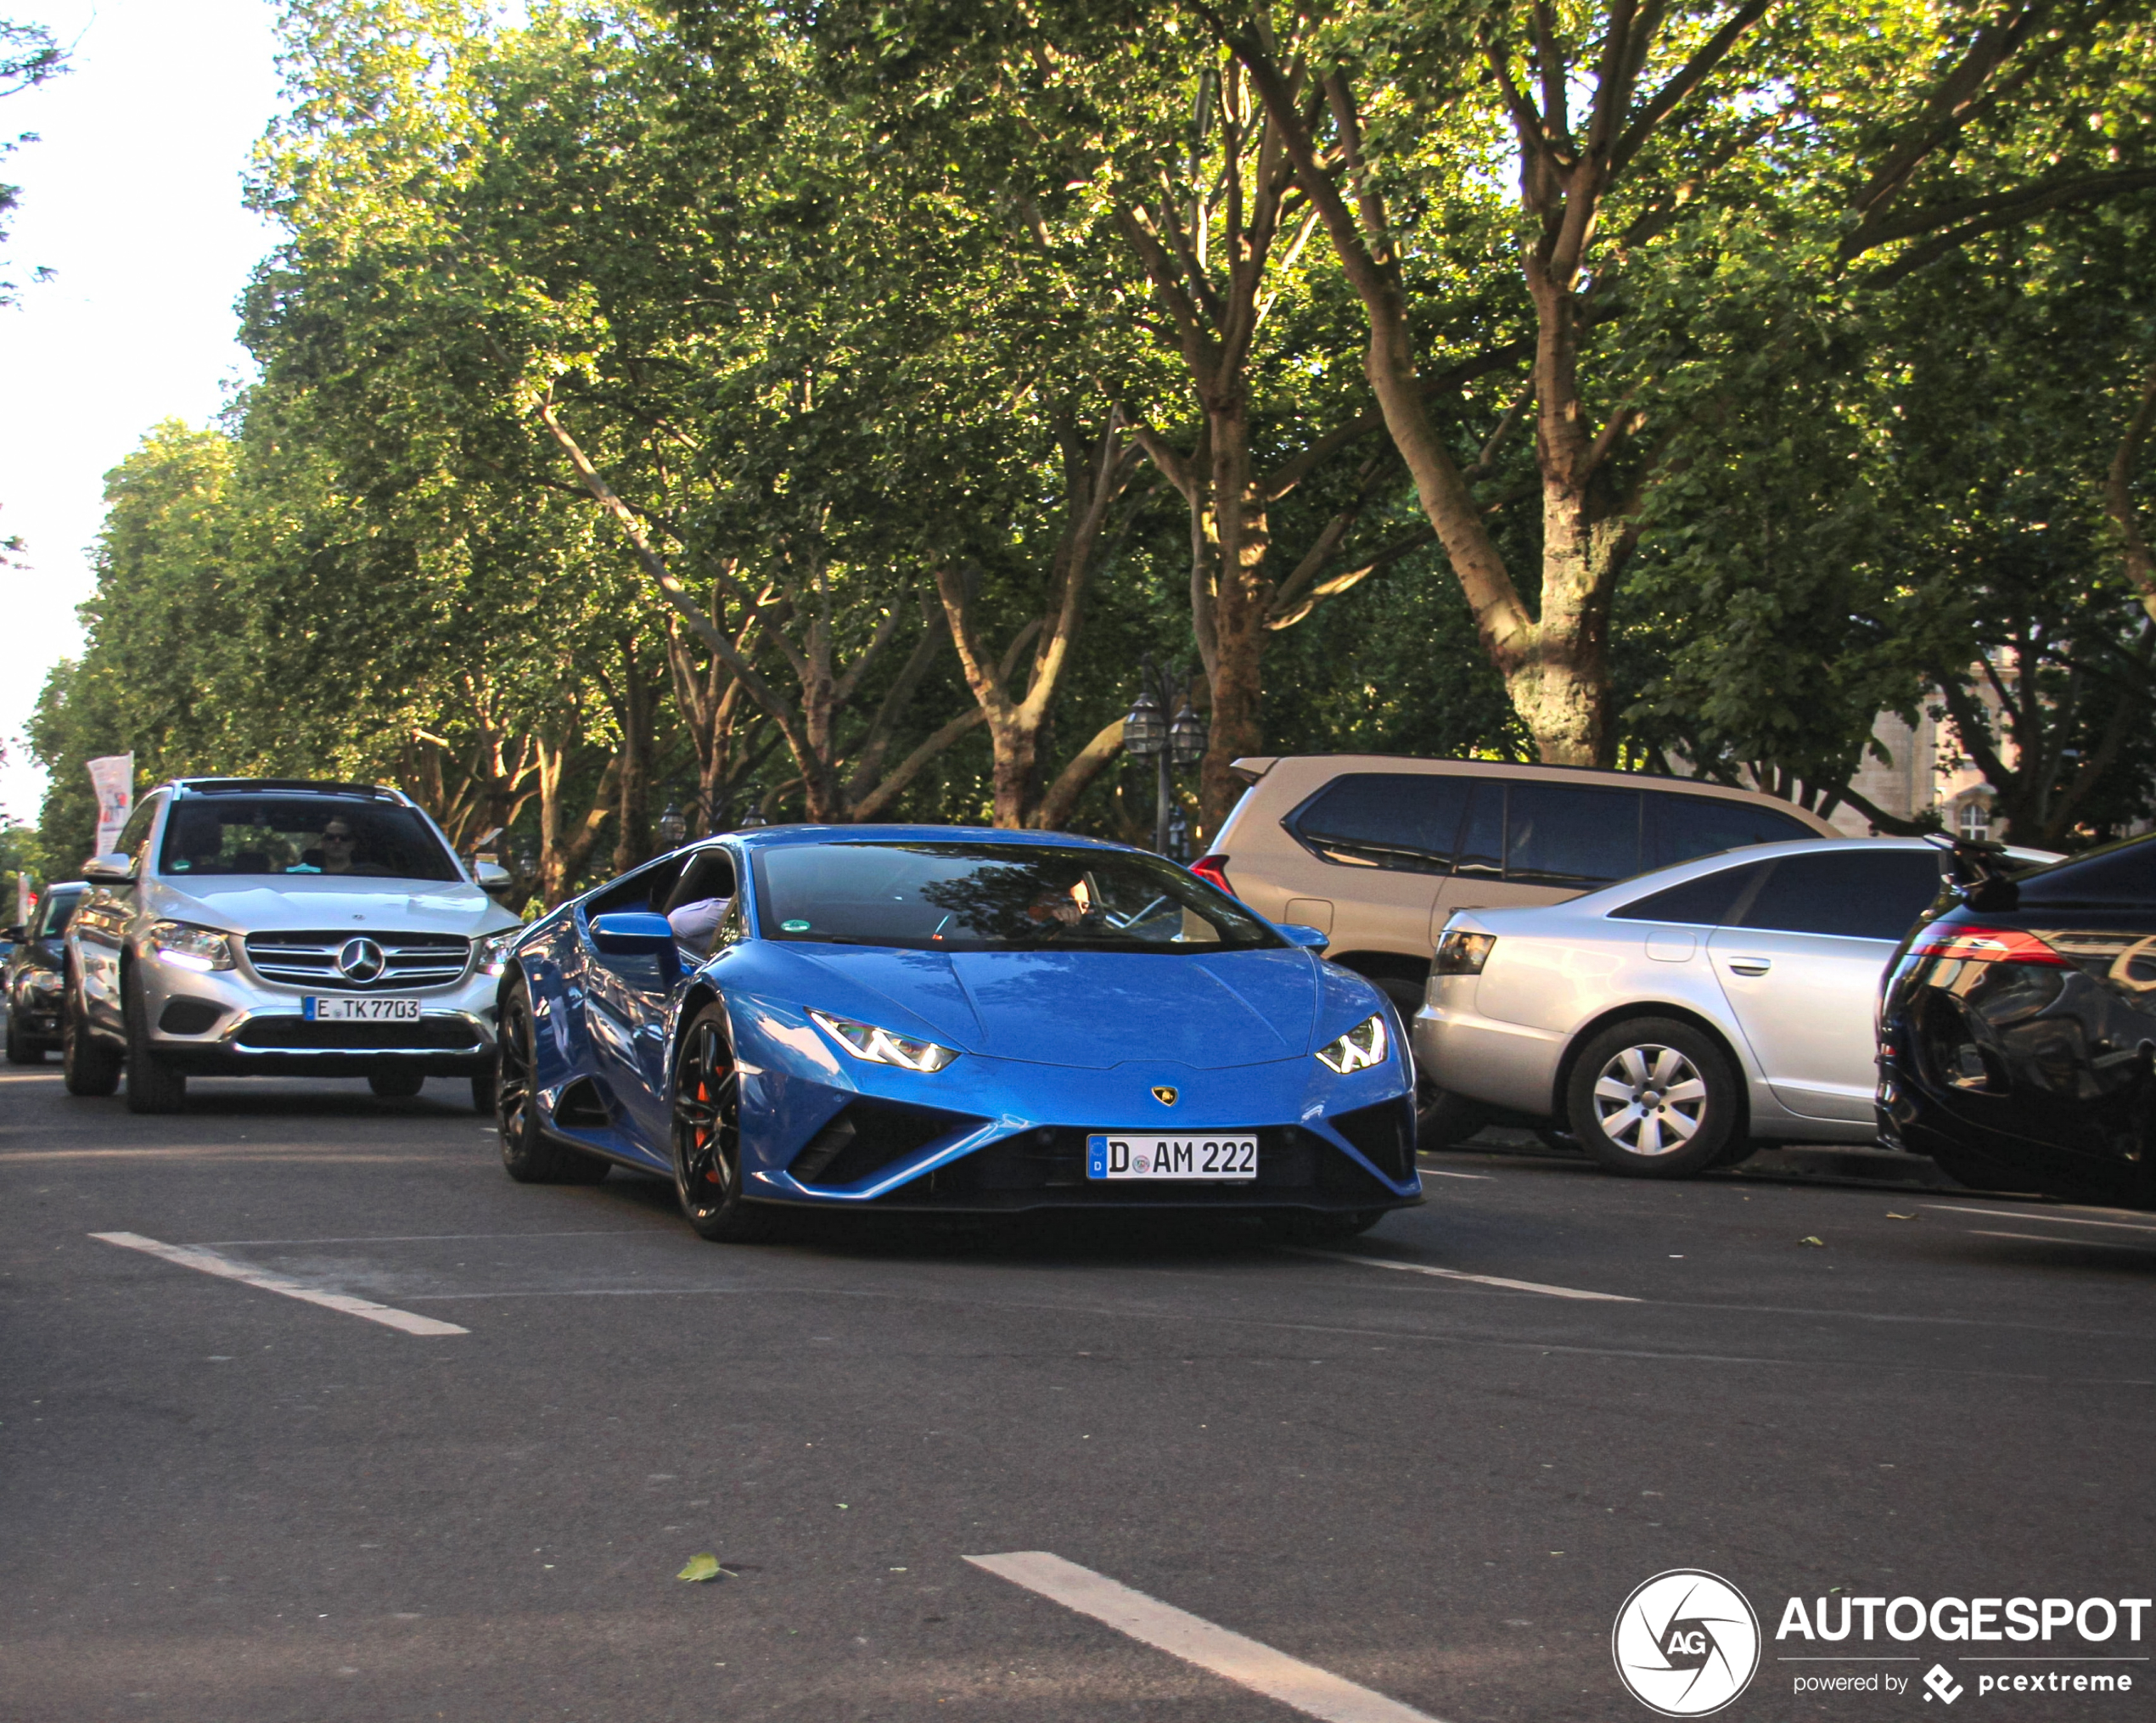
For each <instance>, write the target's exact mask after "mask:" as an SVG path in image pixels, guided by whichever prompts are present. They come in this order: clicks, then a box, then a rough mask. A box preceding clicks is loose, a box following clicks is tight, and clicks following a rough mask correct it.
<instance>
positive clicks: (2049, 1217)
mask: <svg viewBox="0 0 2156 1723" xmlns="http://www.w3.org/2000/svg"><path fill="white" fill-rule="evenodd" d="M1924 1207H1925V1208H1927V1209H1939V1210H1940V1212H1941V1213H1942V1214H1947V1215H1983V1216H1985V1219H1987V1220H1991V1221H2041V1222H2042V1223H2043V1224H2044V1225H2045V1226H2114V1227H2116V1228H2118V1229H2119V1230H2120V1232H2156V1226H2149V1225H2148V1223H2147V1222H2145V1221H2092V1220H2091V1219H2089V1218H2088V1216H2086V1215H2054V1214H2052V1213H2051V1212H2050V1211H2049V1210H2044V1211H2041V1212H2039V1213H2037V1214H2034V1215H2032V1214H2030V1212H2029V1211H2028V1210H2027V1209H1964V1208H1959V1207H1957V1206H1956V1205H1955V1204H1952V1203H1926V1204H1924ZM1962 1661H1963V1662H1967V1661H1968V1659H1967V1658H1963V1659H1962Z"/></svg>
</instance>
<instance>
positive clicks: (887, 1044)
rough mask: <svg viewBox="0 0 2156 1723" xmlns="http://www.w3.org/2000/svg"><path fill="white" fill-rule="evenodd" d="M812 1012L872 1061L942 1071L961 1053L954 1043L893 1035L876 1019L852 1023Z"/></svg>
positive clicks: (838, 1037)
mask: <svg viewBox="0 0 2156 1723" xmlns="http://www.w3.org/2000/svg"><path fill="white" fill-rule="evenodd" d="M809 1015H810V1016H811V1017H812V1018H814V1019H816V1020H817V1024H818V1025H819V1026H821V1027H822V1029H823V1032H824V1033H825V1034H826V1035H829V1036H830V1037H831V1038H832V1039H833V1040H834V1041H837V1042H838V1044H839V1046H840V1047H844V1048H845V1050H846V1051H847V1052H850V1053H851V1054H852V1055H853V1056H854V1057H855V1058H857V1059H866V1060H867V1061H868V1063H869V1064H872V1065H897V1066H899V1067H901V1069H905V1070H908V1071H940V1070H941V1069H943V1068H944V1067H945V1066H946V1065H947V1064H950V1063H951V1062H952V1060H953V1059H955V1058H957V1057H958V1053H957V1049H956V1048H955V1047H938V1046H937V1045H936V1044H935V1042H934V1041H915V1040H913V1039H912V1037H911V1036H909V1035H893V1034H892V1033H891V1032H890V1030H887V1029H879V1028H877V1027H876V1025H875V1024H873V1023H852V1022H850V1021H848V1020H847V1019H845V1018H843V1017H826V1016H825V1015H824V1014H823V1013H822V1012H820V1011H811V1013H809Z"/></svg>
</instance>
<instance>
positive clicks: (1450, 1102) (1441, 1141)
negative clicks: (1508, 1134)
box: [1415, 1077, 1491, 1149]
mask: <svg viewBox="0 0 2156 1723" xmlns="http://www.w3.org/2000/svg"><path fill="white" fill-rule="evenodd" d="M1490 1123H1491V1111H1490V1109H1489V1108H1487V1107H1485V1106H1484V1105H1483V1104H1482V1103H1480V1102H1479V1101H1470V1100H1468V1097H1466V1096H1464V1095H1456V1094H1454V1093H1453V1092H1451V1090H1450V1089H1440V1088H1439V1087H1438V1086H1437V1085H1436V1084H1435V1083H1433V1082H1431V1081H1430V1080H1429V1078H1427V1077H1424V1078H1423V1079H1421V1080H1419V1081H1418V1082H1417V1083H1416V1085H1415V1141H1416V1142H1417V1143H1418V1145H1419V1146H1420V1147H1422V1148H1426V1149H1429V1148H1445V1147H1446V1146H1447V1145H1448V1144H1451V1143H1455V1142H1466V1141H1467V1140H1468V1138H1469V1137H1473V1136H1474V1134H1475V1133H1476V1132H1477V1131H1480V1130H1481V1129H1482V1128H1483V1127H1484V1126H1485V1125H1488V1124H1490Z"/></svg>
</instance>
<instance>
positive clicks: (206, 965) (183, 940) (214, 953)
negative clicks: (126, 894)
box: [149, 921, 232, 974]
mask: <svg viewBox="0 0 2156 1723" xmlns="http://www.w3.org/2000/svg"><path fill="white" fill-rule="evenodd" d="M149 943H150V947H151V949H152V950H154V951H155V952H156V953H157V955H158V956H159V957H162V958H163V959H164V960H165V961H166V963H170V964H171V965H173V966H174V967H175V968H181V969H199V970H201V971H203V972H205V974H206V973H207V972H208V971H210V970H211V969H229V968H232V940H230V938H229V937H227V935H226V934H221V933H219V932H218V931H217V930H216V929H215V928H199V927H196V926H194V924H193V923H189V922H183V921H160V922H153V923H151V924H150V929H149Z"/></svg>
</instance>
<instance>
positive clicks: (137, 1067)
mask: <svg viewBox="0 0 2156 1723" xmlns="http://www.w3.org/2000/svg"><path fill="white" fill-rule="evenodd" d="M121 1011H122V1013H123V1014H124V1016H125V1017H126V1024H127V1110H128V1111H129V1112H130V1113H177V1112H179V1111H180V1110H181V1109H182V1108H184V1107H186V1105H187V1072H186V1071H185V1070H183V1069H182V1068H181V1067H179V1066H178V1065H177V1064H173V1063H172V1061H171V1059H170V1058H167V1057H166V1055H165V1054H163V1053H160V1052H158V1051H157V1049H156V1048H155V1047H152V1046H151V1045H150V1044H149V1007H148V1002H147V1001H145V1000H144V999H143V990H142V983H141V982H140V981H139V980H138V979H137V978H136V976H135V974H134V972H133V971H132V969H131V970H130V971H129V972H128V974H127V977H126V980H125V981H124V982H123V983H122V984H121Z"/></svg>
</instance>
